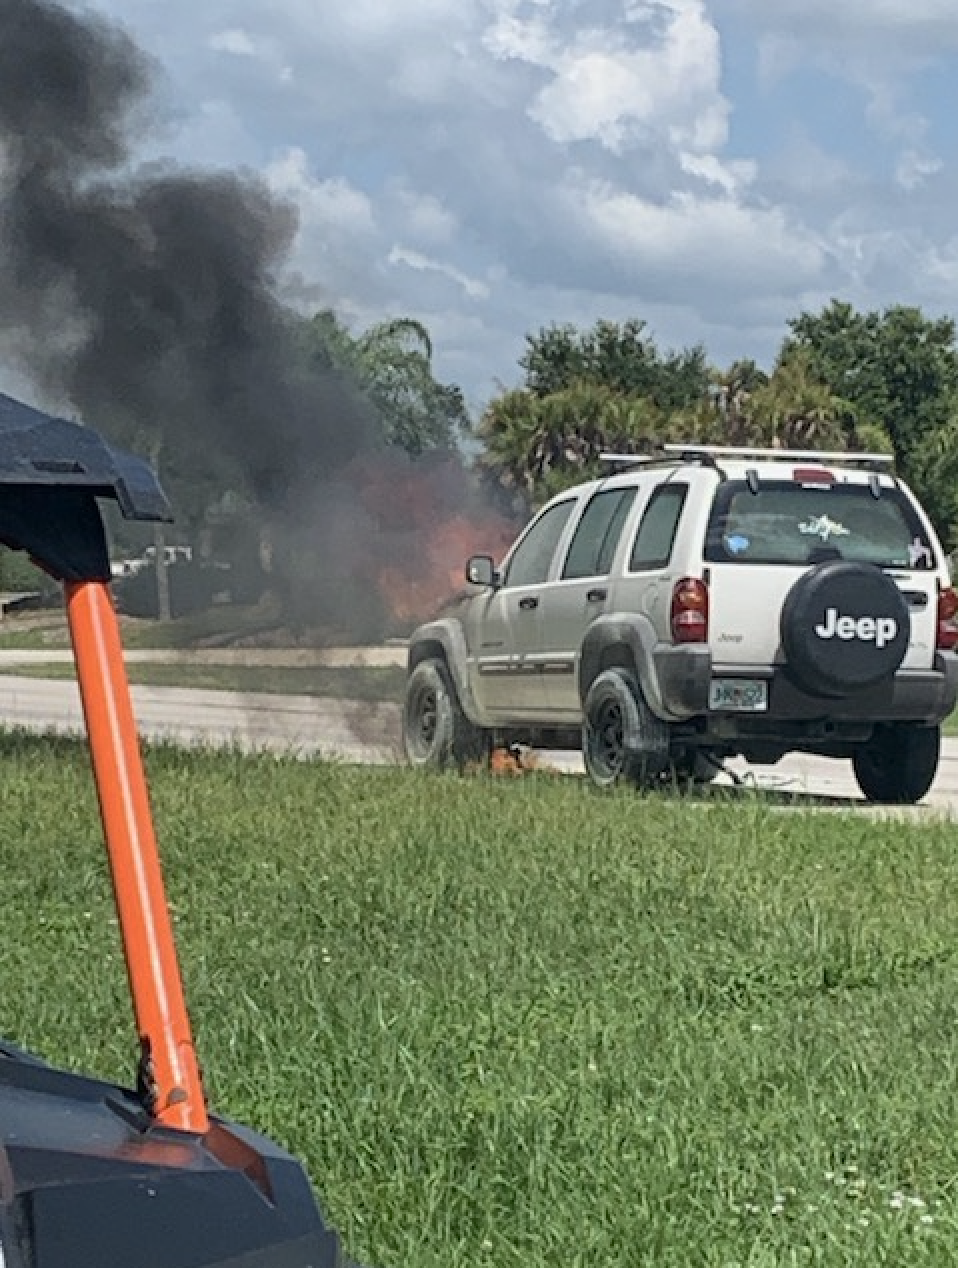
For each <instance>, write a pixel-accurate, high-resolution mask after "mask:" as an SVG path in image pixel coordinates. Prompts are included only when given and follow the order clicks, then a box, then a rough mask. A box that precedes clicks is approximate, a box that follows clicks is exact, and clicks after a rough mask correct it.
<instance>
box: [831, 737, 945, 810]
mask: <svg viewBox="0 0 958 1268" xmlns="http://www.w3.org/2000/svg"><path fill="white" fill-rule="evenodd" d="M940 753H941V727H938V726H916V725H914V724H909V723H898V724H893V723H888V724H886V725H884V726H878V727H876V728H875V734H874V736H873V737H872V739H871V740H870V741H869V742H868V743H867V744H864V745H862V747H861V748H860V749H858V751H857V752H856V753H855V755H854V757H853V758H852V766H853V767H854V770H855V778H856V779H857V780H858V787H859V788H860V789H861V790H862V792H863V793H864V794H865V796H866V797H867V798H868V800H869V801H884V802H890V803H891V804H892V805H898V806H906V805H907V806H910V805H913V804H914V803H915V802H916V801H921V799H922V797H924V795H925V793H926V792H928V790H929V788H931V785H932V783H933V782H934V779H935V773H936V772H937V770H938V758H939V755H940Z"/></svg>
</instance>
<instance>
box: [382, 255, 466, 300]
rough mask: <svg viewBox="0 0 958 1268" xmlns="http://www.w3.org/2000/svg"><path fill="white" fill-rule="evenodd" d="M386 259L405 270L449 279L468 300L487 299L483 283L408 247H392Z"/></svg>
mask: <svg viewBox="0 0 958 1268" xmlns="http://www.w3.org/2000/svg"><path fill="white" fill-rule="evenodd" d="M387 258H388V260H389V263H390V264H393V265H405V266H406V267H407V268H410V269H416V270H418V271H419V272H426V273H440V274H441V275H442V276H443V277H447V278H449V279H450V280H451V281H453V282H455V283H456V285H457V286H459V287H461V289H462V291H463V292H464V293H465V294H466V295H467V296H468V297H469V298H470V299H488V298H489V287H488V286H487V285H486V283H485V282H481V281H479V279H478V278H475V277H469V276H468V274H466V273H463V272H462V271H461V269H457V268H454V267H453V266H452V265H450V264H443V262H442V261H441V260H434V259H431V258H430V257H429V256H428V255H423V254H422V253H421V252H419V251H413V250H411V249H410V248H409V247H402V246H399V245H398V244H397V245H395V246H393V247H392V249H391V250H390V252H389V256H388V257H387Z"/></svg>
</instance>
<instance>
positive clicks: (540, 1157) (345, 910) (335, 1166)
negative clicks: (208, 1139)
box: [0, 737, 958, 1268]
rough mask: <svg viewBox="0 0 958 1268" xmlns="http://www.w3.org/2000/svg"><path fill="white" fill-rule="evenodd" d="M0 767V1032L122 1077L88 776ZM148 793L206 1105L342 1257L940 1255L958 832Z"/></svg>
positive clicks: (491, 1261) (233, 790)
mask: <svg viewBox="0 0 958 1268" xmlns="http://www.w3.org/2000/svg"><path fill="white" fill-rule="evenodd" d="M0 757H2V762H0V793H2V795H0V838H2V840H3V842H4V864H5V865H4V885H3V888H2V891H0V928H2V929H3V939H2V942H0V982H2V983H3V988H2V990H0V1000H2V1004H0V1033H5V1034H7V1035H8V1036H10V1037H11V1038H13V1039H15V1040H17V1041H19V1042H22V1043H24V1044H27V1045H29V1046H31V1047H33V1048H34V1049H38V1050H39V1051H40V1052H41V1053H43V1054H44V1055H46V1056H47V1057H49V1058H51V1059H54V1060H56V1061H58V1062H60V1063H64V1062H66V1063H69V1064H71V1065H73V1066H75V1067H77V1068H81V1069H94V1070H96V1071H98V1072H101V1073H106V1074H108V1075H110V1076H112V1077H114V1078H120V1079H124V1080H126V1079H128V1078H129V1077H130V1075H131V1071H132V1068H133V1063H134V1044H133V1033H132V1026H131V1024H130V1021H129V1016H128V1013H129V1009H128V1004H127V1002H126V998H125V978H124V974H123V970H122V965H121V956H120V949H119V945H118V938H117V930H116V926H115V923H114V922H113V919H112V908H111V902H110V898H109V889H108V884H107V879H106V876H105V866H104V862H103V858H102V853H103V852H102V848H101V846H100V841H99V832H98V827H97V823H96V811H95V801H94V797H93V794H92V791H91V789H90V787H89V779H88V775H87V765H86V756H85V753H84V752H83V750H82V748H81V747H80V746H78V745H73V744H70V743H67V742H52V741H43V740H38V739H29V738H23V737H13V738H9V739H6V740H5V741H3V743H2V748H0ZM148 765H149V771H150V776H151V782H152V788H153V796H154V803H155V808H156V818H157V824H158V829H159V834H160V839H161V843H162V846H163V850H164V855H165V862H166V870H167V875H168V881H169V888H170V896H171V901H172V904H173V910H174V913H175V918H176V922H177V927H178V931H179V936H180V943H181V954H182V957H183V964H184V971H185V977H186V981H187V985H188V991H189V996H190V1000H191V1006H192V1012H193V1016H194V1022H195V1026H196V1031H197V1037H198V1045H199V1049H200V1054H201V1059H202V1062H203V1065H204V1067H205V1070H206V1076H207V1082H208V1086H209V1089H210V1092H211V1095H212V1098H213V1101H214V1103H215V1104H216V1106H217V1108H218V1109H220V1110H221V1111H223V1112H226V1113H228V1114H230V1115H232V1116H235V1117H238V1118H241V1119H243V1120H245V1121H247V1122H250V1123H252V1124H254V1125H256V1126H258V1127H259V1128H261V1129H263V1130H265V1131H267V1132H268V1133H270V1134H272V1135H274V1136H275V1137H277V1138H279V1139H280V1140H281V1141H283V1142H284V1143H285V1144H287V1145H288V1146H289V1147H291V1148H292V1149H293V1150H294V1151H295V1152H296V1153H297V1154H299V1155H300V1156H301V1157H302V1158H303V1159H304V1161H305V1162H306V1165H307V1166H308V1168H309V1170H310V1173H311V1175H312V1176H313V1178H314V1180H315V1183H316V1186H317V1189H318V1191H319V1193H320V1194H321V1196H322V1200H323V1204H324V1207H325V1209H326V1211H327V1213H328V1215H329V1217H330V1219H331V1220H332V1221H333V1222H334V1223H335V1225H336V1226H337V1227H338V1228H339V1229H340V1230H341V1231H342V1233H343V1234H344V1237H345V1240H346V1242H347V1244H348V1246H349V1247H350V1249H351V1250H352V1252H353V1253H354V1254H355V1255H357V1256H358V1257H359V1258H360V1259H362V1260H363V1261H364V1262H366V1263H369V1264H374V1265H381V1266H382V1268H391V1266H395V1268H440V1266H441V1268H466V1266H467V1265H468V1266H469V1268H473V1266H475V1265H485V1264H488V1265H495V1268H552V1266H553V1265H563V1266H566V1265H568V1266H570V1268H586V1265H588V1266H589V1268H592V1266H593V1265H602V1268H609V1266H620V1268H636V1266H638V1268H644V1266H645V1265H649V1266H652V1265H655V1266H658V1265H665V1266H667V1268H689V1266H697V1265H702V1266H708V1268H712V1266H714V1268H720V1266H721V1268H733V1266H742V1268H744V1266H745V1265H749V1266H751V1268H766V1266H767V1268H772V1266H773V1265H775V1266H776V1268H778V1266H784V1265H828V1266H829V1268H831V1266H833V1265H836V1266H843V1265H859V1264H861V1265H869V1266H870V1265H873V1264H874V1265H878V1264H887V1265H895V1266H896V1268H899V1266H901V1268H912V1266H914V1265H949V1264H951V1263H952V1262H953V1261H954V1246H955V1240H956V1236H958V1193H956V1191H955V1186H956V1181H958V1093H956V1090H955V1089H956V1073H958V1071H956V1066H958V1056H956V1051H958V1049H956V1044H955V1023H956V1020H958V940H956V930H958V852H956V851H955V848H954V829H953V827H950V826H948V825H947V824H944V823H940V822H937V821H934V820H927V821H925V822H923V823H920V824H902V823H882V822H878V821H876V820H873V819H870V818H866V817H864V816H852V815H848V814H844V813H841V814H829V813H822V812H818V813H813V812H809V811H784V810H782V809H781V808H778V807H775V806H774V805H771V804H769V803H768V802H765V801H763V800H762V799H760V798H758V797H756V796H754V795H751V794H749V795H744V796H743V795H737V794H729V796H728V797H727V798H724V799H723V798H721V797H720V798H717V799H716V798H712V799H709V800H707V801H696V800H695V799H691V798H689V799H681V798H674V797H662V796H659V797H645V798H640V797H636V796H632V795H626V794H623V795H612V796H602V795H600V794H598V793H596V792H594V791H592V790H591V789H589V788H588V787H587V786H585V785H584V784H583V783H582V782H581V781H574V780H563V779H561V778H551V777H547V776H544V775H541V776H532V777H527V778H525V779H520V780H503V781H499V782H495V781H493V780H490V779H486V778H475V779H472V780H461V779H457V778H454V777H449V778H442V777H432V778H430V777H426V776H420V775H413V774H411V773H409V772H405V771H402V770H398V769H372V768H370V769H363V770H360V769H353V768H348V767H341V766H336V765H329V764H320V763H316V764H313V763H297V762H294V761H289V760H285V759H273V758H266V757H263V758H246V757H241V756H239V755H236V754H221V755H211V754H204V753H199V754H195V753H194V754H186V753H183V752H179V751H177V750H174V749H163V748H161V749H154V750H151V751H150V752H149V754H148ZM91 965H95V966H96V972H95V973H91V971H90V966H91ZM919 1202H920V1203H924V1205H918V1203H919Z"/></svg>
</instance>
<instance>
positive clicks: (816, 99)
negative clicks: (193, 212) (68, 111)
mask: <svg viewBox="0 0 958 1268" xmlns="http://www.w3.org/2000/svg"><path fill="white" fill-rule="evenodd" d="M73 7H77V6H73ZM90 7H92V8H94V9H95V10H96V11H97V12H99V13H101V14H106V15H109V16H111V17H115V18H117V19H118V20H121V21H122V22H123V24H124V25H125V26H126V27H127V29H128V30H129V31H130V32H131V33H132V35H133V36H134V38H135V39H136V40H137V42H138V43H139V44H140V45H141V47H143V48H144V49H145V50H147V51H148V52H149V53H150V54H152V55H153V57H154V58H155V59H156V60H157V63H158V65H159V68H160V69H159V79H158V89H157V94H156V97H155V101H154V106H153V113H152V116H151V118H150V126H149V131H148V135H147V136H146V137H145V138H144V140H143V144H142V151H141V152H142V157H143V159H144V160H149V159H153V158H156V157H159V156H163V157H174V158H176V159H177V160H178V161H180V162H182V163H184V164H192V165H201V166H204V167H227V168H238V167H241V168H246V169H251V170H253V171H257V172H259V173H261V174H262V175H263V176H264V177H265V178H266V180H267V181H268V182H269V184H270V186H271V187H272V188H273V189H274V190H275V192H276V193H277V194H278V195H279V196H280V197H282V198H285V199H288V200H290V201H291V202H293V203H294V204H295V205H296V207H297V209H298V214H299V231H298V235H297V238H296V242H295V246H294V248H293V251H292V254H291V257H290V259H289V262H288V267H287V270H286V273H285V275H284V277H283V279H282V285H283V287H284V290H285V292H286V294H287V295H288V296H289V297H290V299H291V300H292V301H293V302H296V303H297V304H300V305H302V306H304V307H305V308H306V309H307V310H312V309H316V308H320V307H331V308H333V309H334V310H335V311H336V312H337V313H338V314H339V315H340V317H341V318H343V319H344V320H345V321H346V322H347V323H348V324H349V325H350V327H351V328H352V329H354V330H355V331H359V330H362V329H364V328H365V327H366V326H368V325H369V324H371V323H372V322H375V321H379V320H382V319H385V318H388V317H395V316H403V317H405V316H411V317H415V318H418V319H419V320H421V321H422V322H424V323H425V324H426V326H427V327H428V329H429V331H430V332H431V335H432V338H433V342H434V345H435V356H436V362H435V368H436V373H437V375H438V376H439V377H440V378H442V379H443V380H445V381H452V382H457V383H459V384H460V385H461V386H462V387H463V389H464V390H465V392H466V394H467V399H468V400H469V402H470V404H471V405H472V407H473V409H474V410H479V409H480V408H481V407H482V406H483V405H484V403H485V402H486V401H488V400H489V399H490V398H491V397H492V396H494V395H495V394H496V393H497V392H498V391H500V390H502V389H503V388H504V387H512V386H515V385H517V384H518V383H519V381H520V379H521V370H520V367H519V364H518V361H519V357H520V356H521V354H522V350H523V346H524V342H525V336H526V335H527V334H529V333H534V332H535V331H537V330H538V329H540V328H541V327H543V326H547V325H550V324H552V323H553V322H572V323H574V324H575V325H577V326H580V327H587V326H590V325H591V324H592V323H593V322H595V321H596V320H597V319H599V318H609V319H613V320H622V319H625V318H627V317H639V318H642V319H644V320H645V321H646V322H647V324H648V328H649V330H650V332H651V333H652V335H653V336H654V337H655V339H656V342H657V343H658V344H659V346H660V347H661V348H663V349H665V348H681V347H688V346H691V345H696V344H703V345H704V346H705V348H706V351H707V353H708V356H709V358H710V360H711V361H712V362H713V363H715V364H716V365H720V366H724V365H727V364H729V363H730V362H731V361H733V360H735V359H736V358H739V357H752V358H754V359H755V360H757V361H758V362H759V363H760V364H762V365H764V366H766V367H770V365H771V363H772V362H773V360H774V357H775V353H776V351H777V349H778V347H779V345H780V344H781V341H782V339H783V337H784V336H785V334H786V333H787V321H788V319H789V318H790V317H795V316H797V315H798V314H799V313H800V312H802V311H819V310H820V309H821V308H822V307H823V306H824V305H825V304H827V303H828V302H829V300H830V299H831V298H832V297H837V298H840V299H843V300H847V301H849V302H851V303H852V304H854V305H855V306H856V307H857V308H860V309H873V308H876V309H880V308H883V307H886V306H888V305H891V304H897V303H904V304H915V305H919V306H921V307H922V308H923V309H924V311H925V312H926V314H928V315H939V314H949V315H952V314H953V315H958V215H956V208H958V162H956V157H958V156H956V153H955V151H956V141H958V111H956V109H955V100H954V99H955V96H956V87H955V86H956V85H958V64H956V63H958V7H956V4H955V0H202V3H197V2H196V0H164V3H163V4H157V3H156V0H95V2H94V3H93V4H92V5H91V6H90Z"/></svg>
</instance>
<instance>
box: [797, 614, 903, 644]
mask: <svg viewBox="0 0 958 1268" xmlns="http://www.w3.org/2000/svg"><path fill="white" fill-rule="evenodd" d="M815 633H816V634H817V635H818V637H819V638H842V639H846V640H847V639H850V638H857V639H861V641H862V642H863V643H874V644H875V646H876V647H884V646H885V644H886V643H888V642H891V640H892V639H893V638H894V637H895V635H896V634H897V633H898V622H897V621H896V620H895V618H894V617H893V616H860V617H858V618H857V619H856V618H855V617H854V616H842V615H841V614H840V613H839V612H838V610H837V609H836V608H829V609H828V611H827V612H826V613H825V620H824V622H823V623H822V624H821V625H816V626H815Z"/></svg>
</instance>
